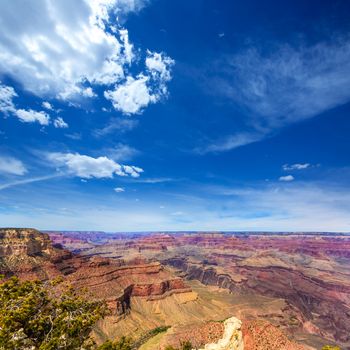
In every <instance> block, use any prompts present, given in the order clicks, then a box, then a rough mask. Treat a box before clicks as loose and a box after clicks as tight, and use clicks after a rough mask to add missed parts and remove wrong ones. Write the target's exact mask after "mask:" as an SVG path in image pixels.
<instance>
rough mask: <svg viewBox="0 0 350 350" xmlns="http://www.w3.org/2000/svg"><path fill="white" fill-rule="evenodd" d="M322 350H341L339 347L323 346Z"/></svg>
mask: <svg viewBox="0 0 350 350" xmlns="http://www.w3.org/2000/svg"><path fill="white" fill-rule="evenodd" d="M322 350H341V349H340V347H339V346H333V345H325V346H324V347H323V348H322Z"/></svg>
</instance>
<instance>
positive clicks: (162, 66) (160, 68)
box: [146, 51, 175, 82]
mask: <svg viewBox="0 0 350 350" xmlns="http://www.w3.org/2000/svg"><path fill="white" fill-rule="evenodd" d="M174 63H175V61H174V60H172V59H171V58H170V57H168V56H165V55H164V54H162V53H158V52H151V51H148V52H147V58H146V67H147V68H148V70H149V71H150V73H151V74H152V75H153V76H154V77H155V78H160V81H161V82H166V81H169V80H170V79H171V74H170V70H169V67H171V66H172V65H173V64H174ZM158 76H159V77H158Z"/></svg>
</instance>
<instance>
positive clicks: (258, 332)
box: [242, 320, 310, 350]
mask: <svg viewBox="0 0 350 350" xmlns="http://www.w3.org/2000/svg"><path fill="white" fill-rule="evenodd" d="M242 333H243V341H244V350H272V349H273V350H307V349H310V348H309V347H307V346H304V345H301V344H297V343H295V342H292V341H290V340H289V339H288V337H287V336H286V335H285V334H284V333H283V332H282V331H281V330H280V329H278V328H277V327H275V326H273V325H272V324H271V323H269V322H266V321H262V320H254V321H245V322H243V327H242Z"/></svg>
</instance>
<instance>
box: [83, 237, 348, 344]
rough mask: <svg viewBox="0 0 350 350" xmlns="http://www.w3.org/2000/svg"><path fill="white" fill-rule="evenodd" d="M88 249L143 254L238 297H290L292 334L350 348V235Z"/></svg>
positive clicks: (138, 240)
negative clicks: (305, 334) (308, 334)
mask: <svg viewBox="0 0 350 350" xmlns="http://www.w3.org/2000/svg"><path fill="white" fill-rule="evenodd" d="M84 254H99V255H104V256H119V257H122V258H123V259H127V258H128V256H130V255H131V256H133V255H135V254H141V255H142V256H144V257H147V258H155V259H158V260H160V261H161V262H162V263H163V264H165V265H169V266H172V267H174V268H176V269H177V270H179V274H180V275H181V276H182V277H185V278H187V279H191V280H199V281H200V282H202V283H204V284H206V285H211V286H216V287H221V288H225V289H228V290H229V291H231V292H232V293H233V294H235V295H237V296H238V297H241V296H248V295H251V296H252V297H254V295H260V296H268V297H272V298H276V300H277V299H280V298H281V299H283V300H285V302H286V303H287V305H288V308H289V309H290V310H293V313H294V314H296V316H295V317H294V316H293V319H291V320H290V322H289V323H285V322H284V321H283V322H284V323H283V324H281V326H283V327H284V328H285V329H289V330H290V331H291V332H306V333H313V334H316V335H320V336H321V337H324V338H327V339H329V340H333V341H335V342H337V343H340V344H342V345H343V347H346V346H350V333H349V329H350V268H349V266H350V237H349V236H347V235H336V234H308V233H299V234H293V233H288V234H267V233H262V234H252V235H250V234H247V233H245V234H241V235H232V234H222V233H178V234H176V235H171V234H159V233H157V234H149V235H146V236H145V235H144V236H140V237H135V238H134V239H133V240H130V239H129V238H127V239H125V240H123V239H120V238H118V239H116V240H112V239H110V240H109V241H108V242H107V243H106V244H104V245H100V246H96V245H95V246H94V247H93V248H92V249H91V250H89V249H88V250H86V251H85V252H84Z"/></svg>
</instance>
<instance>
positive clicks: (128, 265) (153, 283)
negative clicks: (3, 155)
mask: <svg viewBox="0 0 350 350" xmlns="http://www.w3.org/2000/svg"><path fill="white" fill-rule="evenodd" d="M0 274H4V275H5V276H11V275H17V276H18V277H20V278H21V279H26V280H28V279H29V280H32V279H41V280H48V279H52V278H55V277H58V276H60V277H63V278H64V280H65V281H67V282H69V283H70V284H71V285H72V286H73V287H74V288H75V289H76V290H78V291H79V290H81V291H83V290H85V289H87V290H88V293H89V294H90V295H91V296H92V297H93V298H95V299H98V300H106V301H107V304H108V306H109V307H110V309H111V310H112V311H113V313H114V314H116V315H121V314H124V313H127V312H128V310H129V309H130V307H131V303H130V298H131V297H143V298H165V297H167V295H169V294H173V293H183V292H188V291H191V289H190V288H188V287H187V286H186V285H185V283H184V281H183V279H181V278H179V277H176V276H174V275H173V274H172V273H170V272H169V271H168V270H166V269H164V267H163V266H162V265H161V264H160V263H159V262H148V261H147V260H145V259H140V258H136V259H131V260H128V261H124V260H123V259H117V260H112V259H107V258H101V257H83V256H80V255H77V254H72V253H70V252H69V251H67V250H64V249H62V248H61V247H60V246H59V245H58V244H57V243H56V244H54V245H53V244H52V243H51V241H50V238H49V236H48V235H47V234H43V233H41V232H39V231H37V230H34V229H0Z"/></svg>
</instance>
